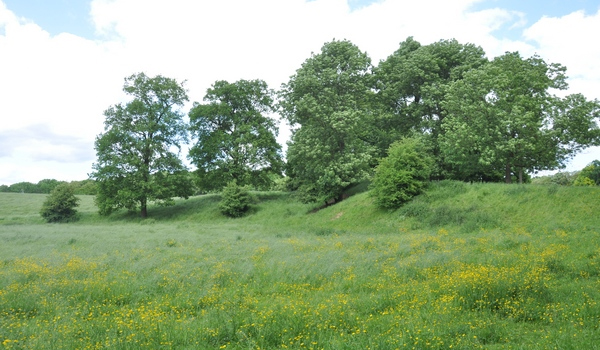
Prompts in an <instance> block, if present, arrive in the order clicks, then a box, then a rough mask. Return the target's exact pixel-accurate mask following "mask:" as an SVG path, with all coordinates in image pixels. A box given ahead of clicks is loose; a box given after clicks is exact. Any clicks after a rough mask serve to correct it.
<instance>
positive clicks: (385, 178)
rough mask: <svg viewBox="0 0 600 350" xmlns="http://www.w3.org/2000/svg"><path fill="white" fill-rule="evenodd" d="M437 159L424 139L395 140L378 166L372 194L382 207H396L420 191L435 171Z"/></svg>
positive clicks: (372, 184) (372, 185)
mask: <svg viewBox="0 0 600 350" xmlns="http://www.w3.org/2000/svg"><path fill="white" fill-rule="evenodd" d="M432 164H433V160H432V158H431V156H430V155H429V154H427V153H426V152H425V150H424V147H423V146H422V144H421V141H420V140H417V139H413V138H406V139H402V140H401V141H397V142H395V143H393V144H392V145H391V146H390V148H389V151H388V156H387V157H386V158H383V159H382V160H381V161H380V162H379V165H378V166H377V168H376V169H375V176H374V177H373V182H372V183H371V194H372V196H373V197H374V198H375V202H376V203H377V205H378V206H379V207H381V208H385V209H396V208H398V207H400V206H401V205H402V204H404V203H406V202H408V201H409V200H410V199H411V198H412V197H414V196H416V195H418V194H420V193H421V192H422V191H423V189H424V188H425V186H426V184H427V181H428V180H429V176H430V175H431V168H432Z"/></svg>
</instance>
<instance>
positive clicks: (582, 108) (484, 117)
mask: <svg viewBox="0 0 600 350" xmlns="http://www.w3.org/2000/svg"><path fill="white" fill-rule="evenodd" d="M566 88H567V84H566V76H565V67H563V66H561V65H559V64H548V63H546V62H545V61H544V60H542V59H541V58H540V57H537V56H534V57H531V58H528V59H523V58H522V57H521V56H520V55H519V53H517V52H515V53H506V54H505V55H503V56H500V57H497V58H496V59H494V60H493V61H492V62H490V63H489V64H486V65H484V66H482V67H481V68H479V69H474V70H472V71H469V72H467V73H465V76H464V78H463V79H461V80H457V81H456V82H454V83H453V84H451V86H450V87H449V88H448V90H447V93H446V98H445V102H444V104H443V106H444V108H445V109H446V110H447V112H448V115H447V117H446V118H445V119H444V121H443V123H442V128H443V133H442V135H441V145H442V149H443V156H444V157H445V160H446V161H448V162H449V163H451V164H453V165H455V166H456V167H457V168H460V169H461V173H460V176H461V177H462V179H471V180H472V179H473V177H491V178H493V177H494V176H497V175H498V174H500V173H503V174H504V179H505V182H507V183H510V182H511V179H512V175H513V174H518V177H519V181H520V182H522V177H523V173H524V172H535V171H538V170H547V169H555V168H557V167H561V166H563V165H564V163H565V161H566V160H567V159H569V157H570V156H572V155H573V154H574V153H575V152H576V151H578V150H579V149H581V148H582V147H585V146H587V145H589V144H591V143H593V142H596V140H597V132H598V126H597V125H596V122H595V120H594V119H595V118H597V113H598V112H597V110H598V104H597V102H590V101H586V100H585V98H583V96H581V95H571V96H567V97H566V98H562V99H561V98H559V97H556V96H554V95H552V94H551V89H555V90H564V89H566Z"/></svg>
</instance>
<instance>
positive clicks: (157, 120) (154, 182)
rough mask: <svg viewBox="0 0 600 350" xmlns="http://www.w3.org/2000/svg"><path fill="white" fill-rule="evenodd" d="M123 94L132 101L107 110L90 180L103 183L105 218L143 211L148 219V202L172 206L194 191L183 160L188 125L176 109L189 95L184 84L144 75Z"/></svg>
mask: <svg viewBox="0 0 600 350" xmlns="http://www.w3.org/2000/svg"><path fill="white" fill-rule="evenodd" d="M123 91H125V93H127V94H128V95H130V96H131V97H132V98H133V99H132V100H131V101H130V102H127V103H125V104H122V103H119V104H116V105H114V106H111V107H109V108H108V109H107V110H106V111H105V112H104V115H105V117H106V119H105V122H104V130H105V131H104V133H102V134H100V135H99V136H98V137H97V138H96V143H95V148H96V154H97V158H98V160H97V162H96V163H95V164H94V165H93V169H94V172H93V173H92V174H91V175H90V176H91V177H92V178H94V179H95V180H96V181H97V183H98V194H97V196H96V203H97V205H98V207H99V209H100V213H101V214H105V215H108V214H110V213H111V212H112V211H114V210H116V209H119V208H127V209H129V210H136V209H137V208H138V207H139V208H140V211H141V216H142V217H146V216H147V215H148V212H147V205H148V202H149V201H154V202H156V203H158V204H163V205H169V204H172V203H173V200H172V198H173V197H184V198H187V197H188V196H189V195H191V193H192V186H191V183H190V180H189V176H188V174H187V169H186V167H185V166H184V165H183V163H182V161H181V159H180V158H179V151H180V149H181V144H182V143H183V142H186V141H187V125H186V123H185V122H184V121H183V113H181V112H180V111H179V110H178V109H177V108H178V107H182V106H183V104H184V102H185V101H187V100H188V97H187V93H186V90H185V89H184V87H183V83H178V82H177V81H175V80H174V79H171V78H166V77H163V76H160V75H158V76H156V77H153V78H151V77H148V76H146V75H145V74H144V73H138V74H134V75H132V76H130V77H127V78H125V84H124V87H123ZM176 151H177V153H176Z"/></svg>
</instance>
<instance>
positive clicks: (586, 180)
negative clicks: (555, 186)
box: [573, 175, 596, 186]
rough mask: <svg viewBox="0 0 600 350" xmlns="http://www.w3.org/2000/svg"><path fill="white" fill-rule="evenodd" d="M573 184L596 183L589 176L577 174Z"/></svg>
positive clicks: (587, 184) (590, 184) (594, 184)
mask: <svg viewBox="0 0 600 350" xmlns="http://www.w3.org/2000/svg"><path fill="white" fill-rule="evenodd" d="M573 186H596V183H595V182H594V180H592V179H590V178H589V177H586V176H581V175H579V176H577V178H576V179H575V182H574V183H573Z"/></svg>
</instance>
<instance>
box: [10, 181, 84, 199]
mask: <svg viewBox="0 0 600 350" xmlns="http://www.w3.org/2000/svg"><path fill="white" fill-rule="evenodd" d="M61 184H69V185H70V186H71V187H72V188H73V191H74V193H75V194H82V195H95V194H96V183H95V181H94V180H91V179H88V180H83V181H71V182H66V181H58V180H55V179H44V180H41V181H39V182H38V183H35V184H34V183H31V182H18V183H15V184H12V185H10V186H7V185H0V192H10V193H43V194H49V193H50V192H52V190H54V189H55V188H56V187H57V186H59V185H61Z"/></svg>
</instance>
